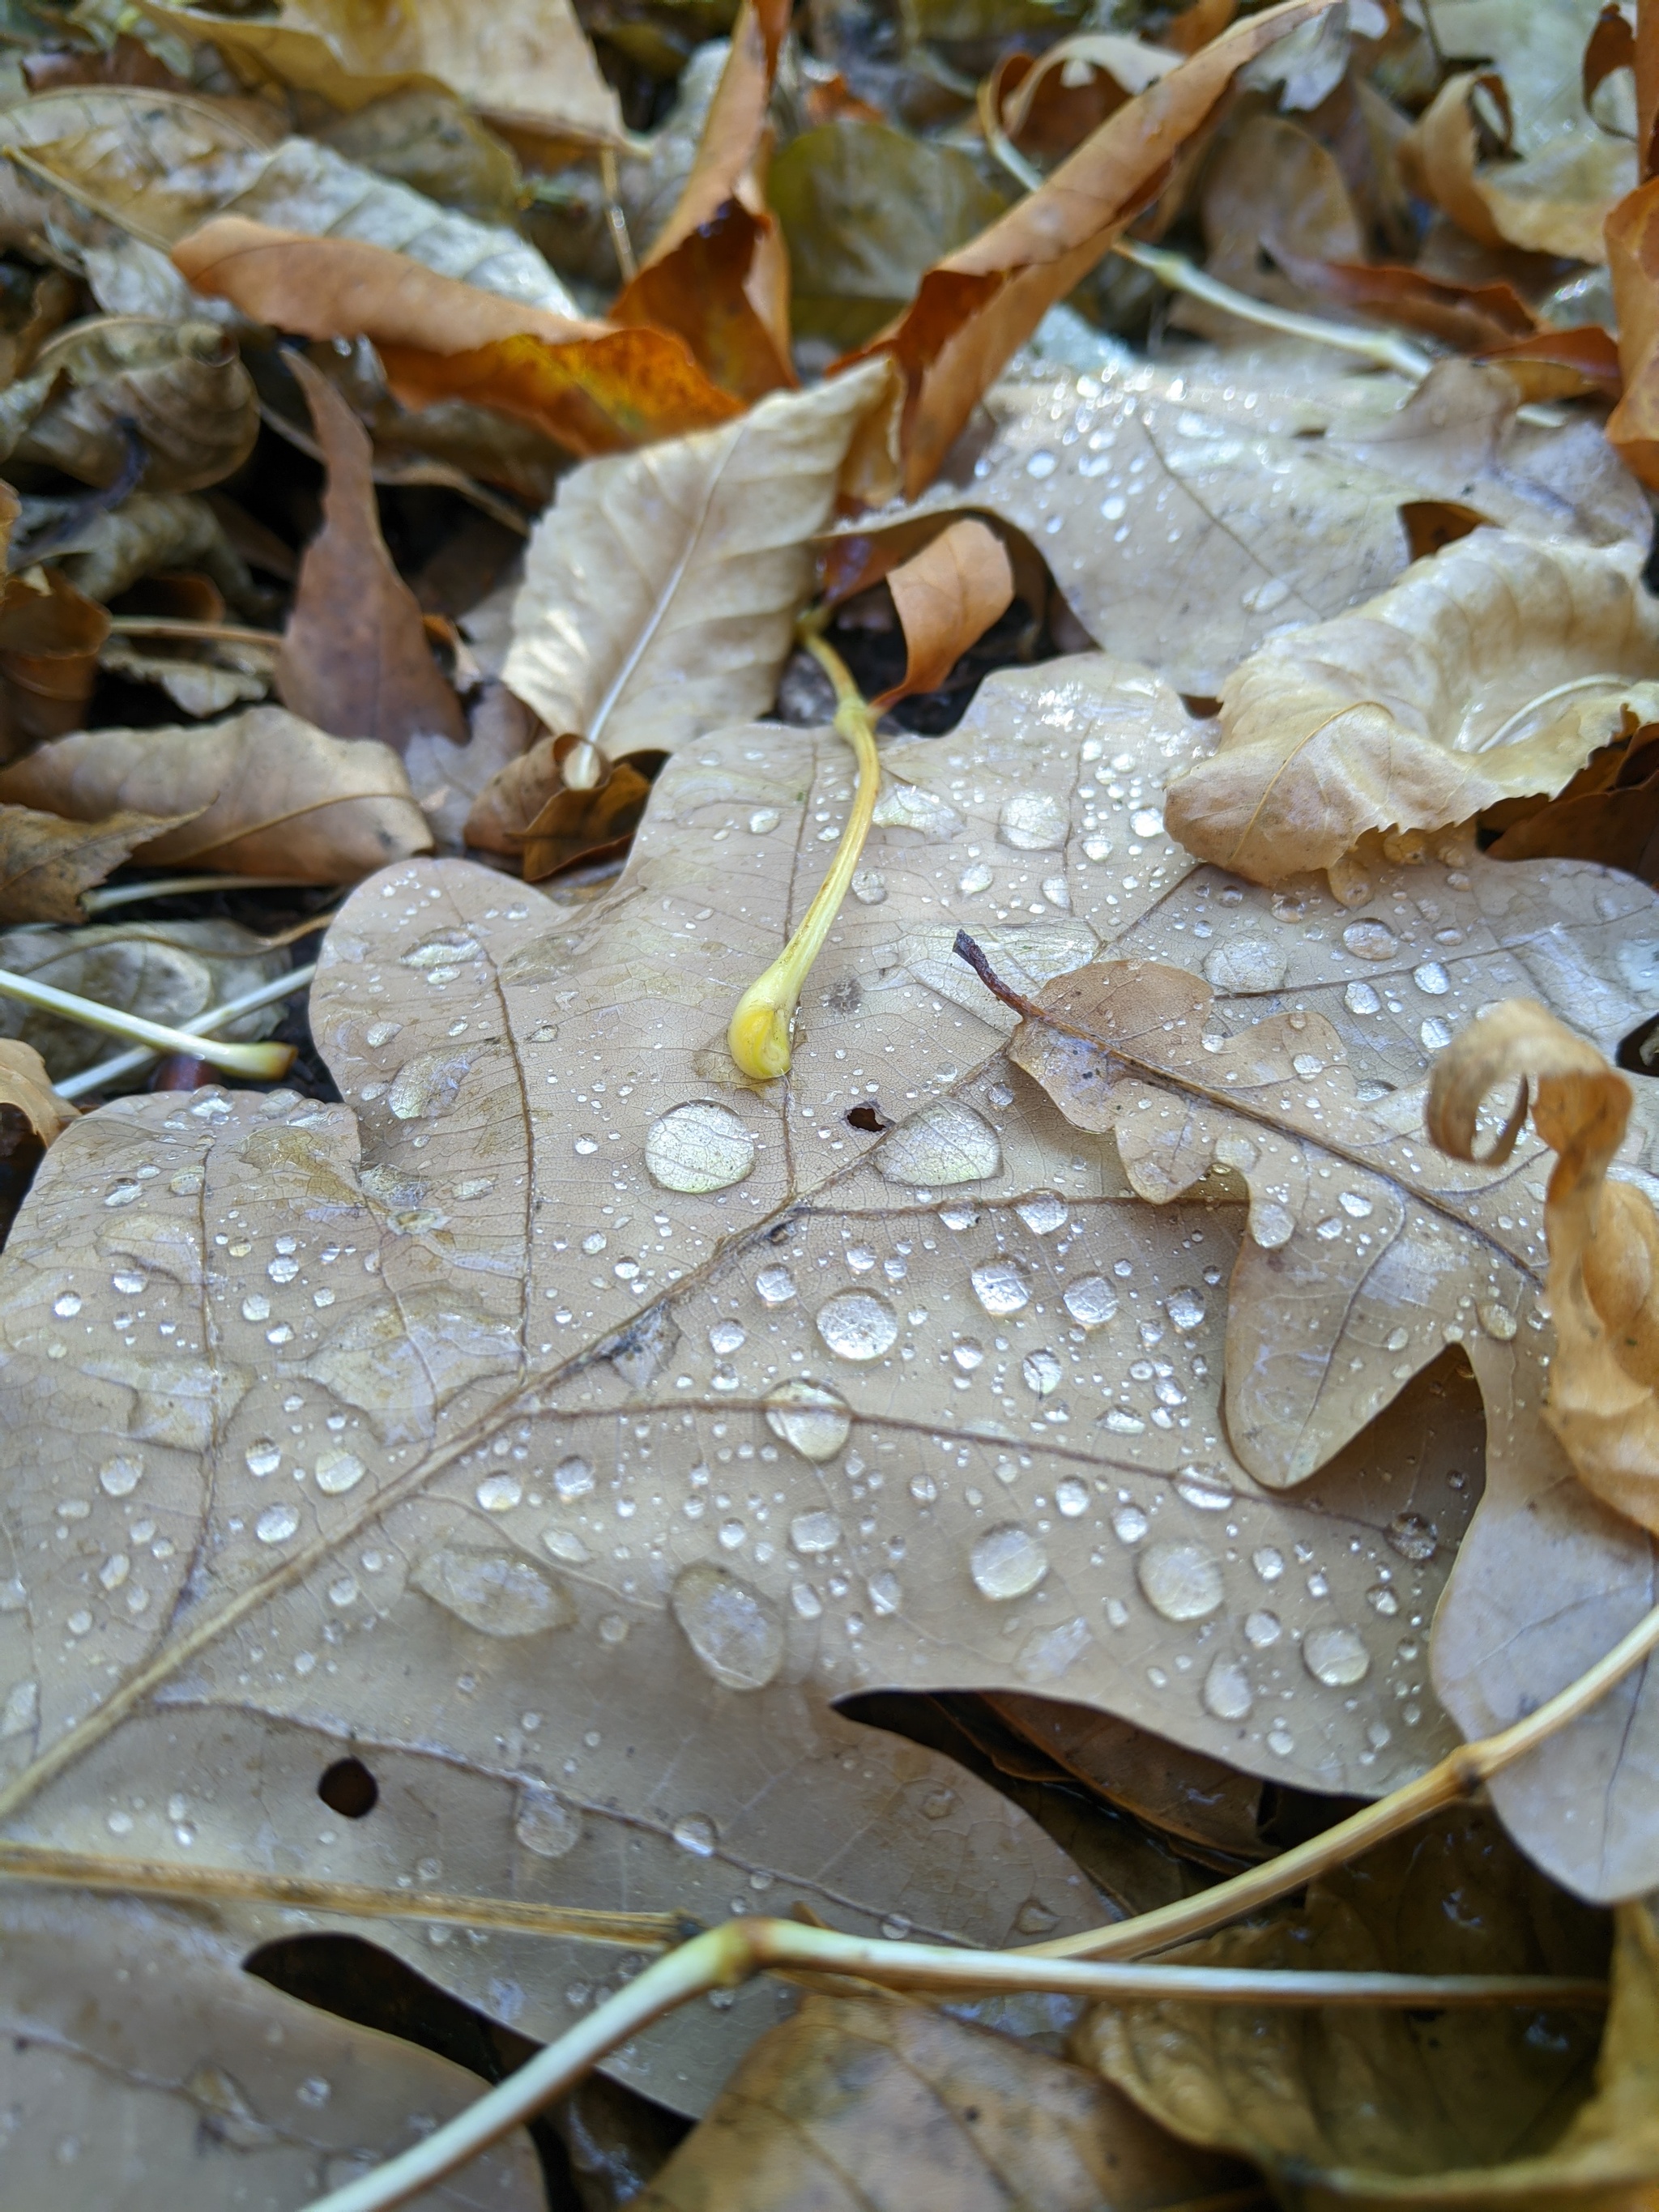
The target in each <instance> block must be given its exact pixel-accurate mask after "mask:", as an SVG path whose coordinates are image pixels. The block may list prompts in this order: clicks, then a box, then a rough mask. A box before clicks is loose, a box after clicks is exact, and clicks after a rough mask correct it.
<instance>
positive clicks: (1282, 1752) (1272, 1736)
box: [1267, 1721, 1296, 1759]
mask: <svg viewBox="0 0 1659 2212" xmlns="http://www.w3.org/2000/svg"><path fill="white" fill-rule="evenodd" d="M1267 1748H1268V1750H1269V1751H1271V1752H1272V1753H1274V1755H1275V1756H1276V1757H1277V1758H1279V1759H1288V1758H1289V1757H1290V1755H1291V1753H1292V1752H1293V1751H1294V1750H1295V1749H1296V1738H1295V1737H1294V1736H1293V1735H1291V1732H1290V1730H1289V1729H1287V1728H1286V1727H1285V1723H1284V1722H1283V1721H1275V1722H1274V1723H1273V1726H1272V1727H1271V1728H1270V1729H1268V1730H1267Z"/></svg>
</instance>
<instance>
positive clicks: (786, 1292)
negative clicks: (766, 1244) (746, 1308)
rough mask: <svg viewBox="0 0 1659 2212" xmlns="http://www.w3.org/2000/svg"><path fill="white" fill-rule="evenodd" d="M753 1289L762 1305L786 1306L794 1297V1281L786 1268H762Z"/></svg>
mask: <svg viewBox="0 0 1659 2212" xmlns="http://www.w3.org/2000/svg"><path fill="white" fill-rule="evenodd" d="M755 1289H756V1291H757V1295H758V1296H759V1298H760V1301H761V1304H763V1305H768V1306H787V1304H788V1303H789V1301H790V1299H791V1298H793V1297H794V1295H795V1279H794V1277H793V1275H792V1274H791V1273H790V1272H789V1270H788V1268H787V1267H763V1268H762V1269H761V1271H760V1273H759V1274H758V1275H757V1276H756V1278H755Z"/></svg>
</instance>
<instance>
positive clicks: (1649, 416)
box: [1607, 37, 1659, 488]
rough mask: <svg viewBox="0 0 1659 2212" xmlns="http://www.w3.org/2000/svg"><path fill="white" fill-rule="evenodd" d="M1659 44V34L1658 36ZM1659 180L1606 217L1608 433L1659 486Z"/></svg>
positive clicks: (1647, 480)
mask: <svg viewBox="0 0 1659 2212" xmlns="http://www.w3.org/2000/svg"><path fill="white" fill-rule="evenodd" d="M1656 45H1659V37H1656ZM1656 209H1659V179H1656V180H1654V181H1652V182H1650V183H1648V184H1644V185H1638V187H1637V189H1636V190H1635V191H1633V192H1631V193H1630V194H1628V195H1627V196H1626V197H1625V198H1624V199H1622V200H1620V203H1619V204H1618V206H1617V207H1615V208H1614V209H1613V212H1612V214H1611V215H1609V216H1608V217H1607V270H1608V274H1609V276H1611V277H1612V280H1613V305H1614V307H1615V308H1616V310H1617V313H1618V317H1619V365H1620V368H1621V369H1622V371H1623V373H1624V384H1625V391H1624V397H1623V398H1621V399H1620V403H1619V404H1618V405H1617V407H1615V408H1614V409H1613V413H1612V414H1611V415H1610V416H1608V418H1607V437H1608V440H1609V441H1610V442H1611V444H1612V445H1613V449H1614V450H1615V452H1616V453H1618V454H1619V456H1620V459H1621V460H1622V461H1623V462H1624V463H1625V465H1626V467H1627V468H1629V469H1630V470H1631V471H1632V472H1633V473H1634V474H1635V475H1636V476H1638V477H1640V479H1641V480H1642V482H1643V483H1644V484H1647V485H1648V486H1649V487H1650V488H1653V487H1659V220H1656Z"/></svg>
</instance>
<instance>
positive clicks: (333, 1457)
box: [315, 1447, 368, 1498]
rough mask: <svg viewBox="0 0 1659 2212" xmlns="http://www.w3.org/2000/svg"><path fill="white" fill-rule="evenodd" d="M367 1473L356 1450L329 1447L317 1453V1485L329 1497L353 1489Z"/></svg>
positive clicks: (336, 1496)
mask: <svg viewBox="0 0 1659 2212" xmlns="http://www.w3.org/2000/svg"><path fill="white" fill-rule="evenodd" d="M367 1473H368V1469H367V1468H365V1467H364V1465H363V1463H362V1460H360V1459H359V1458H358V1456H357V1455H356V1452H349V1451H341V1450H339V1449H337V1448H334V1447H331V1448H330V1449H327V1450H325V1451H323V1452H321V1453H319V1455H318V1459H317V1468H316V1474H315V1480H316V1484H317V1487H318V1489H319V1490H320V1491H322V1492H324V1493H325V1496H327V1497H329V1498H338V1497H340V1496H341V1495H342V1494H343V1492H346V1491H348V1490H355V1489H356V1486H357V1485H358V1484H359V1483H360V1482H361V1481H362V1479H363V1476H364V1475H365V1474H367Z"/></svg>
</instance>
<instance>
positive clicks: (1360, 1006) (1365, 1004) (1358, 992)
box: [1342, 983, 1383, 1014]
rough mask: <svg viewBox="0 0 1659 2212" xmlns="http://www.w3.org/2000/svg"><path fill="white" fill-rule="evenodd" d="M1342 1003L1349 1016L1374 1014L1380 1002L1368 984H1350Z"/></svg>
mask: <svg viewBox="0 0 1659 2212" xmlns="http://www.w3.org/2000/svg"><path fill="white" fill-rule="evenodd" d="M1342 1003H1343V1005H1344V1006H1346V1008H1347V1010H1348V1012H1350V1013H1351V1014H1374V1013H1375V1012H1376V1010H1377V1008H1378V1007H1379V1006H1381V1005H1382V1004H1383V1001H1382V1000H1381V999H1379V998H1378V997H1377V995H1376V992H1375V991H1374V990H1372V988H1371V987H1370V984H1369V983H1350V984H1349V986H1348V987H1347V989H1346V991H1344V993H1343V994H1342Z"/></svg>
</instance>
